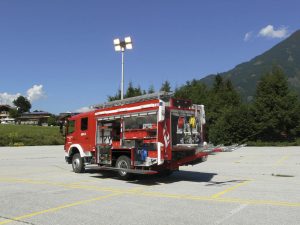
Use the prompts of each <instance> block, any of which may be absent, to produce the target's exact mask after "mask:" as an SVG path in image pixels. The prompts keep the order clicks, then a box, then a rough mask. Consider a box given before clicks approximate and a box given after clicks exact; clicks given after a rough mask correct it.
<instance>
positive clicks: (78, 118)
mask: <svg viewBox="0 0 300 225" xmlns="http://www.w3.org/2000/svg"><path fill="white" fill-rule="evenodd" d="M93 108H94V109H93V111H90V112H86V113H81V114H78V115H75V116H72V117H70V118H69V119H68V122H67V126H66V139H65V146H64V149H65V159H66V161H67V162H68V163H69V164H72V167H73V171H74V172H75V173H82V172H84V171H85V167H86V166H87V165H91V164H94V165H97V166H98V167H99V168H100V169H103V170H115V171H117V172H118V174H119V176H120V177H121V178H124V179H126V178H128V177H130V176H131V175H132V174H135V173H138V174H155V173H163V174H169V173H171V172H172V171H174V170H178V169H179V166H183V165H194V164H197V163H200V162H203V161H205V160H206V158H207V155H208V154H209V153H210V151H209V150H208V149H207V148H205V142H204V124H205V112H204V106H203V105H195V104H192V102H191V101H190V100H182V99H175V98H173V97H172V94H170V93H167V92H159V93H154V94H148V95H142V96H138V97H133V98H127V99H124V100H117V101H113V102H108V103H104V104H100V105H95V106H94V107H93Z"/></svg>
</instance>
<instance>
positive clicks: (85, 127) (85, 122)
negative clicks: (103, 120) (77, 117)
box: [81, 117, 89, 131]
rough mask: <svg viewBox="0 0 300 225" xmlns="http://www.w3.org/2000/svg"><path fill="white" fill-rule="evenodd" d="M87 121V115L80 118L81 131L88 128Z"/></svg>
mask: <svg viewBox="0 0 300 225" xmlns="http://www.w3.org/2000/svg"><path fill="white" fill-rule="evenodd" d="M88 122H89V120H88V118H87V117H85V118H82V119H81V130H82V131H84V130H87V129H88Z"/></svg>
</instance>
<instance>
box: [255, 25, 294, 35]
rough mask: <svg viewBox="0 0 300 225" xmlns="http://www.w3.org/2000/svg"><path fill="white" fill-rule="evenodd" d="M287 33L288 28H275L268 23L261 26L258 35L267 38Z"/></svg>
mask: <svg viewBox="0 0 300 225" xmlns="http://www.w3.org/2000/svg"><path fill="white" fill-rule="evenodd" d="M287 35H288V30H287V28H286V27H281V28H278V29H277V30H276V29H274V27H273V26H272V25H268V26H266V27H264V28H262V29H261V30H260V31H259V33H258V36H260V37H268V38H284V37H286V36H287Z"/></svg>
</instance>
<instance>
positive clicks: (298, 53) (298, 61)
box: [200, 30, 300, 101]
mask: <svg viewBox="0 0 300 225" xmlns="http://www.w3.org/2000/svg"><path fill="white" fill-rule="evenodd" d="M275 65H276V66H279V67H281V69H282V70H283V71H284V73H285V75H286V76H287V78H288V83H289V85H290V87H291V88H292V89H294V90H295V91H296V92H297V93H298V94H299V95H300V30H298V31H296V32H294V33H293V34H292V35H291V36H289V37H288V38H287V39H285V40H283V41H282V42H280V43H279V44H277V45H275V46H274V47H272V48H271V49H270V50H268V51H266V52H265V53H263V54H261V55H259V56H256V57H255V58H253V59H251V60H250V61H248V62H244V63H241V64H239V65H237V66H236V67H235V68H234V69H232V70H229V71H227V72H224V73H220V74H219V75H221V76H222V77H223V78H225V79H230V80H231V81H232V83H233V85H234V86H235V88H236V89H237V90H238V91H239V92H240V94H241V95H242V97H243V98H244V99H245V100H248V101H249V100H251V99H252V98H253V95H254V93H255V90H256V84H257V82H258V81H259V80H260V78H261V76H262V75H264V74H265V73H266V72H269V71H271V69H272V67H273V66H275ZM215 76H216V75H209V76H206V77H204V78H202V79H201V80H200V81H201V82H203V83H205V84H207V85H208V86H211V85H212V84H213V82H214V77H215Z"/></svg>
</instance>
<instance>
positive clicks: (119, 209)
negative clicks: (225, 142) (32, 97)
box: [0, 146, 300, 225]
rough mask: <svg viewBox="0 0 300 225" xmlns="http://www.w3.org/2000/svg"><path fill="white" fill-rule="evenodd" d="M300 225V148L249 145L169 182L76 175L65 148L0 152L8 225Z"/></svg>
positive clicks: (0, 205) (0, 208)
mask: <svg viewBox="0 0 300 225" xmlns="http://www.w3.org/2000/svg"><path fill="white" fill-rule="evenodd" d="M2 224H11V225H20V224H31V225H49V224H53V225H81V224H85V225H87V224H95V225H101V224H103V225H104V224H105V225H110V224H112V225H118V224H122V225H124V224H128V225H135V224H139V225H140V224H149V225H152V224H153V225H160V224H161V225H166V224H170V225H181V224H182V225H183V224H184V225H189V224H197V225H198V224H214V225H218V224H228V225H229V224H230V225H232V224H242V225H247V224H264V225H267V224H270V225H276V224H278V225H282V224H289V225H294V224H295V225H297V224H300V147H260V148H258V147H243V148H241V149H239V150H237V151H234V152H221V153H216V154H215V155H211V156H209V158H208V160H207V161H206V162H204V163H201V164H198V165H195V166H185V167H181V168H180V171H179V172H175V173H173V174H172V175H171V176H169V177H166V178H162V177H159V176H153V175H152V176H149V175H148V176H138V177H136V178H135V179H132V180H129V181H124V180H119V179H118V177H117V175H116V173H114V172H109V171H106V172H104V173H101V172H100V171H98V170H97V169H90V170H87V172H86V173H84V174H75V173H73V172H72V169H71V165H68V164H66V163H65V161H64V151H63V146H40V147H11V148H10V147H1V148H0V225H2Z"/></svg>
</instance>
